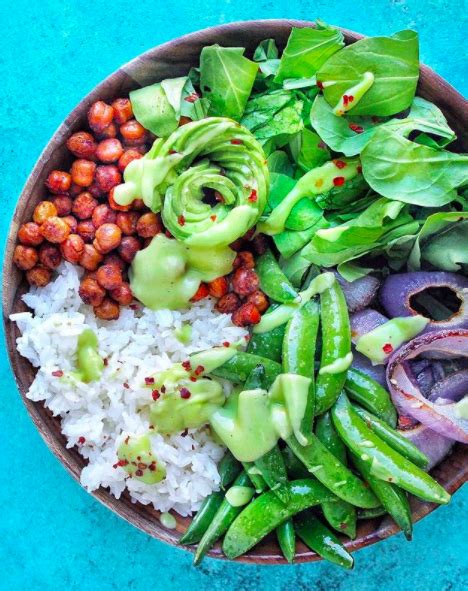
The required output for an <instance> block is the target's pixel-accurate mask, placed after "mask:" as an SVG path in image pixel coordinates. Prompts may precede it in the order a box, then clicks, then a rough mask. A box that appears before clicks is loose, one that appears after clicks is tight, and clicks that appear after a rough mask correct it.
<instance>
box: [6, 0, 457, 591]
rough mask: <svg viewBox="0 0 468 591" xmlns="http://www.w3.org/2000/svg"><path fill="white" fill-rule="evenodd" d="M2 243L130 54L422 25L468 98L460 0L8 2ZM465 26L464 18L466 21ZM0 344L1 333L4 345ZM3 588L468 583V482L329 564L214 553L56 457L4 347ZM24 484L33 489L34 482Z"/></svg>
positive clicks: (438, 63) (427, 54)
mask: <svg viewBox="0 0 468 591" xmlns="http://www.w3.org/2000/svg"><path fill="white" fill-rule="evenodd" d="M0 7H1V9H2V10H1V12H2V18H1V21H0V23H1V24H0V29H1V37H2V47H1V50H0V80H1V83H0V97H1V105H2V109H1V116H0V130H1V136H0V137H1V144H0V146H1V153H0V236H1V251H2V252H3V250H4V240H5V235H6V232H7V227H8V223H9V219H10V217H11V215H12V212H13V208H14V205H15V201H16V199H17V196H18V194H19V192H20V190H21V187H22V185H23V183H24V181H25V180H26V177H27V175H28V173H29V171H30V169H31V168H32V166H33V164H34V162H35V161H36V159H37V157H38V156H39V153H40V152H41V150H42V148H43V147H44V145H45V144H46V143H47V141H48V139H49V137H50V136H51V134H52V133H53V132H54V130H55V129H56V127H57V126H58V125H59V123H60V122H61V120H62V119H63V118H64V117H65V116H66V115H67V113H68V112H69V111H70V110H71V109H72V108H73V107H74V106H75V104H76V103H77V102H78V101H79V100H80V98H81V97H82V96H83V95H84V94H85V93H87V92H88V91H89V90H91V89H92V88H93V86H94V85H95V84H96V83H97V82H99V81H100V80H101V79H102V78H104V77H105V76H107V75H108V74H109V73H111V72H112V71H113V70H114V69H115V68H117V67H118V66H119V65H120V64H122V63H124V62H126V61H128V60H129V59H131V58H132V57H134V56H135V55H137V54H139V53H140V52H142V51H144V50H145V49H148V48H150V47H152V46H154V45H157V44H159V43H161V42H163V41H166V40H168V39H170V38H173V37H176V36H178V35H182V34H184V33H187V32H190V31H194V30H196V29H199V28H204V27H208V26H211V25H215V24H218V23H226V22H229V21H233V20H242V19H248V18H280V17H291V18H304V19H307V18H309V19H313V18H314V17H316V16H319V17H321V18H322V19H325V20H327V21H329V22H331V23H335V24H341V25H343V26H345V27H348V28H350V29H354V30H356V31H361V32H362V33H367V34H371V35H372V34H373V35H375V34H384V33H389V32H393V31H396V30H398V29H401V28H405V27H412V28H416V29H417V30H418V31H419V32H420V34H421V53H422V59H423V61H425V62H426V63H427V64H429V65H430V66H432V67H433V68H434V69H436V70H437V71H438V72H439V73H440V74H441V75H442V76H444V77H445V78H447V79H448V80H449V81H450V82H451V83H452V84H454V85H455V86H456V87H457V88H458V89H459V90H460V91H461V92H463V93H465V94H466V91H467V90H468V83H467V79H466V74H464V71H466V68H465V69H464V63H463V58H464V49H465V35H464V32H463V29H464V26H463V25H464V23H463V22H462V19H461V13H462V10H463V9H462V7H463V3H462V2H460V3H458V2H450V1H449V0H447V1H446V2H444V1H442V0H391V1H388V0H373V1H369V0H342V1H341V2H340V1H339V0H334V1H331V0H329V1H324V0H316V1H315V2H311V1H308V0H287V1H286V0H283V1H279V2H273V1H270V0H257V1H252V0H204V1H203V0H192V1H190V2H189V1H186V0H156V1H155V2H151V1H147V0H144V1H140V2H134V3H130V2H122V1H121V0H114V1H113V2H104V1H102V0H93V1H92V2H83V1H79V0H74V1H73V0H62V1H59V0H46V1H44V2H31V1H30V0H28V1H25V0H16V1H15V2H13V3H10V2H6V0H0ZM465 24H466V23H465ZM2 347H3V341H2ZM0 393H1V396H0V423H1V427H2V439H1V442H2V443H1V449H2V453H1V454H0V483H1V486H0V555H1V557H2V569H1V574H0V589H1V590H2V591H3V590H5V591H6V590H8V591H10V590H12V591H13V590H15V591H17V590H18V591H22V590H26V589H31V590H34V591H36V590H38V591H43V590H49V589H50V590H56V589H60V590H66V591H74V590H79V591H95V590H99V591H111V590H117V589H118V590H127V589H128V590H137V591H139V590H145V591H146V590H147V589H152V590H166V589H171V591H172V590H174V591H178V590H186V589H197V590H204V589H207V590H208V589H209V590H210V591H218V590H222V591H227V590H230V589H236V590H238V591H243V590H245V589H256V590H260V589H269V590H270V591H280V590H281V591H289V590H297V591H301V590H306V589H307V590H312V589H314V590H315V589H316V590H318V591H322V590H324V591H325V590H327V591H341V590H343V591H344V590H346V591H349V590H353V591H354V590H356V591H373V590H375V589H379V590H387V589H398V591H407V590H408V591H449V590H461V589H463V588H467V586H468V580H467V578H466V571H467V567H468V561H467V553H466V536H465V535H464V528H463V524H464V523H465V524H466V520H465V516H466V505H467V501H468V494H467V490H466V489H465V490H464V491H461V492H459V493H458V494H457V495H456V497H455V498H454V500H453V502H452V504H451V505H450V506H449V507H444V508H442V509H440V510H438V511H437V512H436V513H434V514H433V515H431V516H429V517H428V518H427V519H426V520H424V522H423V523H420V524H418V525H416V527H415V536H414V537H415V540H414V542H412V543H411V544H409V543H407V542H405V541H404V540H403V538H402V536H401V535H399V536H397V537H394V538H392V539H390V540H387V541H384V542H382V543H380V544H379V545H378V546H375V547H373V548H369V549H366V550H363V551H361V552H359V553H358V554H357V555H356V556H355V558H356V562H357V565H356V568H355V570H354V572H352V573H342V572H341V571H339V570H338V569H337V568H335V567H332V566H328V565H325V564H315V565H299V566H295V567H292V568H291V567H254V566H243V565H237V564H226V563H223V562H217V561H213V560H206V562H204V563H203V565H202V566H201V567H200V568H199V569H195V568H193V567H192V566H191V557H190V555H189V554H188V553H186V552H184V551H182V550H178V549H173V548H170V547H168V546H165V545H164V544H161V543H159V542H157V541H155V540H152V539H150V538H149V537H147V536H146V535H144V534H142V533H141V532H139V531H137V530H136V529H134V528H133V527H131V526H130V525H128V524H126V523H124V522H123V521H122V520H120V519H119V518H118V517H116V516H114V515H113V514H112V513H110V512H109V511H108V510H107V509H105V508H104V507H102V506H101V505H100V504H98V503H97V502H96V501H94V500H93V499H92V498H91V497H90V496H89V495H87V494H86V493H85V492H84V490H82V489H81V488H80V487H79V485H78V484H77V483H75V482H74V481H73V480H72V479H71V478H70V477H69V476H68V474H67V473H66V472H65V471H64V469H63V468H62V467H61V466H60V464H59V463H58V461H57V460H56V459H55V458H54V457H53V456H52V455H51V454H50V452H49V451H48V449H47V448H46V446H45V444H44V443H43V442H42V440H41V438H40V437H39V435H38V434H37V432H36V431H35V429H34V427H33V425H32V423H31V421H30V420H29V418H28V416H27V414H26V411H25V410H24V408H23V406H22V403H21V401H20V399H19V396H18V394H17V391H16V388H15V385H14V382H13V379H12V376H11V372H10V369H9V367H8V364H7V361H6V355H5V353H4V351H3V350H2V353H1V354H0ZM25 485H28V486H27V487H26V486H25Z"/></svg>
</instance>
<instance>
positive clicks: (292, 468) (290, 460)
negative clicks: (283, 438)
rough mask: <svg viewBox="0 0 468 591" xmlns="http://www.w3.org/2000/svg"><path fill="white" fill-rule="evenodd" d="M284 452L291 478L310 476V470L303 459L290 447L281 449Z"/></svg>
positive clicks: (285, 462)
mask: <svg viewBox="0 0 468 591" xmlns="http://www.w3.org/2000/svg"><path fill="white" fill-rule="evenodd" d="M281 453H282V454H283V459H284V464H285V466H286V471H287V473H288V476H289V477H290V478H294V479H296V480H297V479H298V478H310V472H309V471H308V470H307V468H306V467H305V466H304V464H303V463H302V462H301V460H300V459H299V458H298V457H297V456H296V455H295V454H294V452H293V451H292V449H291V448H290V447H287V446H286V447H285V448H284V449H282V450H281Z"/></svg>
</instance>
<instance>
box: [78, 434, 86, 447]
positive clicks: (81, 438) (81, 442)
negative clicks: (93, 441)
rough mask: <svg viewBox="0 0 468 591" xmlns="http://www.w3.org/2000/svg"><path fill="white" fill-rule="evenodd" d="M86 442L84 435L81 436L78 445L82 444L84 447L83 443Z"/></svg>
mask: <svg viewBox="0 0 468 591" xmlns="http://www.w3.org/2000/svg"><path fill="white" fill-rule="evenodd" d="M85 442H86V439H85V437H83V435H81V436H80V437H78V443H80V444H81V445H83V443H85Z"/></svg>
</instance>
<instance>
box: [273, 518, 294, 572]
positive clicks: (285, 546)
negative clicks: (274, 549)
mask: <svg viewBox="0 0 468 591" xmlns="http://www.w3.org/2000/svg"><path fill="white" fill-rule="evenodd" d="M276 537H277V538H278V544H279V547H280V548H281V552H282V553H283V556H284V557H285V558H286V560H287V561H288V562H289V564H292V563H293V562H294V557H295V556H296V532H295V530H294V523H293V520H292V519H288V520H287V521H285V522H284V523H281V525H278V527H277V528H276Z"/></svg>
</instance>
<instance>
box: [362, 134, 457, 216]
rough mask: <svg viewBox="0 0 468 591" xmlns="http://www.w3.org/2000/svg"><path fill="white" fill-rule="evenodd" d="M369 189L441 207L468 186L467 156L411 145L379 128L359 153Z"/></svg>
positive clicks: (429, 205)
mask: <svg viewBox="0 0 468 591" xmlns="http://www.w3.org/2000/svg"><path fill="white" fill-rule="evenodd" d="M361 162H362V172H363V175H364V178H365V179H366V181H367V182H368V183H369V185H370V186H371V187H372V188H373V189H374V191H377V193H380V195H383V196H384V197H387V198H388V199H396V200H398V201H403V202H405V203H411V204H413V205H420V206H422V207H440V206H442V205H445V204H446V203H450V202H451V201H453V200H454V199H456V198H457V192H456V188H457V187H462V186H464V185H466V184H467V183H468V156H467V155H466V154H455V153H452V152H447V151H445V150H435V149H434V148H429V147H428V146H424V145H421V144H417V143H415V142H411V141H409V140H407V139H406V138H404V137H403V136H401V135H399V134H398V133H396V132H394V131H392V130H391V129H390V128H385V126H383V127H381V128H380V129H379V130H378V131H376V132H375V134H374V136H373V138H372V139H371V141H370V142H369V143H368V144H367V145H366V146H365V147H364V149H363V151H362V153H361Z"/></svg>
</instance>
